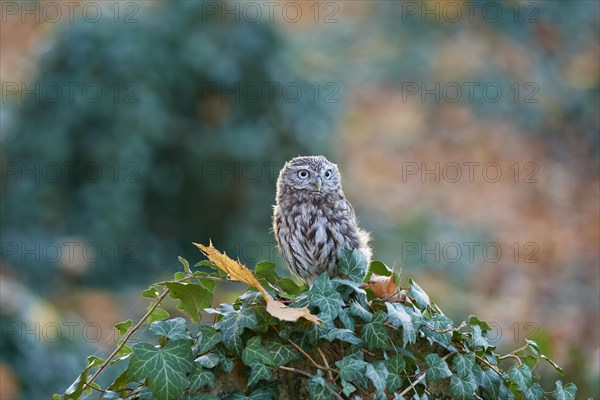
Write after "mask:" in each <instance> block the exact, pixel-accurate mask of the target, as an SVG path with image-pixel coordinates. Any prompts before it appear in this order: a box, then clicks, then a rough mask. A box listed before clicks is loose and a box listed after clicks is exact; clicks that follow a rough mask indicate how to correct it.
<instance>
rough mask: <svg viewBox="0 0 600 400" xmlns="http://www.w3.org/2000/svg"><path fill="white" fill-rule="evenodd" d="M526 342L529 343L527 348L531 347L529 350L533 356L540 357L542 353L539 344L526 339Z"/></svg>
mask: <svg viewBox="0 0 600 400" xmlns="http://www.w3.org/2000/svg"><path fill="white" fill-rule="evenodd" d="M525 341H526V342H527V346H528V347H529V350H531V352H532V353H533V354H535V355H536V356H539V355H540V353H541V352H540V347H539V346H538V344H537V343H536V342H535V341H533V340H529V339H526V340H525Z"/></svg>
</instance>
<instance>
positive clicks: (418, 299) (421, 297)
mask: <svg viewBox="0 0 600 400" xmlns="http://www.w3.org/2000/svg"><path fill="white" fill-rule="evenodd" d="M408 283H409V284H410V288H409V289H408V294H409V295H410V297H412V298H413V299H414V300H415V303H416V304H417V307H419V309H420V310H421V311H422V310H424V309H425V307H427V306H428V305H429V303H430V301H429V296H428V295H427V293H425V291H424V290H423V289H421V287H420V286H419V285H417V282H415V281H413V280H412V279H409V280H408Z"/></svg>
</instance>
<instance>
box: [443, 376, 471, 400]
mask: <svg viewBox="0 0 600 400" xmlns="http://www.w3.org/2000/svg"><path fill="white" fill-rule="evenodd" d="M449 388H450V392H451V393H452V394H453V395H454V398H455V399H456V400H471V399H472V398H473V394H474V393H475V390H476V389H477V382H476V381H475V378H474V377H473V375H471V374H469V375H466V376H463V377H459V376H457V375H452V377H451V378H450V387H449Z"/></svg>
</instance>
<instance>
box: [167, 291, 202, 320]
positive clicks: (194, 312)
mask: <svg viewBox="0 0 600 400" xmlns="http://www.w3.org/2000/svg"><path fill="white" fill-rule="evenodd" d="M165 286H166V287H167V288H169V290H170V293H169V296H171V297H172V298H174V299H177V300H179V301H180V302H179V304H178V305H177V309H179V310H182V311H185V312H186V313H187V314H188V315H189V316H190V317H191V318H192V321H194V322H198V315H199V314H200V312H201V311H202V310H204V309H205V308H207V307H210V306H211V304H212V293H211V292H210V291H208V290H207V289H206V288H204V287H203V286H201V285H197V284H193V283H188V282H166V283H165Z"/></svg>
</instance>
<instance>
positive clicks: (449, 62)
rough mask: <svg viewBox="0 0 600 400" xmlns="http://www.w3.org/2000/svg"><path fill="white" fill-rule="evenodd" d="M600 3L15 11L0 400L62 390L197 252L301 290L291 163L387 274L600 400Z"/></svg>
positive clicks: (20, 7)
mask: <svg viewBox="0 0 600 400" xmlns="http://www.w3.org/2000/svg"><path fill="white" fill-rule="evenodd" d="M599 4H600V3H598V2H597V1H596V0H590V1H587V0H579V1H573V2H559V1H551V0H544V1H501V2H490V1H476V2H468V1H466V2H464V1H457V2H454V1H446V2H443V1H423V2H421V1H416V2H412V1H404V2H401V1H380V2H372V1H352V2H325V1H323V2H313V1H295V2H294V1H289V2H270V3H269V2H252V1H250V2H237V1H226V2H216V3H215V2H203V1H139V2H133V1H117V2H112V1H111V2H109V1H74V2H60V1H46V2H36V1H4V0H3V1H2V2H0V5H1V7H2V9H1V11H2V14H1V18H2V25H1V31H0V33H1V41H0V46H1V48H0V68H1V73H0V78H1V81H2V88H1V93H0V94H1V96H2V102H1V113H0V117H1V118H0V121H1V125H0V127H1V136H0V143H1V145H2V147H1V153H0V154H1V157H2V188H1V191H0V197H1V199H2V200H1V202H2V215H1V224H2V226H1V244H2V249H1V251H2V257H1V263H0V266H1V269H0V300H1V309H0V317H1V320H2V337H1V342H0V398H1V399H33V398H39V399H47V398H49V396H50V395H51V394H52V393H56V392H62V391H64V389H65V388H66V387H67V386H68V385H69V384H70V383H71V382H72V381H73V380H74V378H75V377H76V374H77V372H78V371H79V370H80V369H81V368H82V366H83V365H84V363H85V357H86V356H87V355H89V354H97V355H99V356H101V355H106V354H107V353H108V352H109V351H110V350H111V349H112V348H114V346H115V335H114V332H113V331H112V330H111V326H112V324H114V323H115V322H118V321H121V320H124V319H128V318H132V319H135V318H136V317H139V316H140V315H142V314H143V313H144V311H145V307H146V306H147V304H146V302H145V301H144V300H142V299H140V298H139V293H140V291H141V290H142V289H143V288H145V287H146V285H148V284H150V283H152V282H154V281H157V280H159V279H161V278H165V277H167V276H169V275H171V274H172V273H173V272H175V271H177V270H178V268H179V267H178V262H177V256H179V255H181V256H184V257H186V258H188V259H189V260H191V261H198V260H200V259H201V257H200V255H199V254H198V252H197V251H196V250H195V248H194V247H193V246H192V245H191V242H192V241H195V242H204V243H206V242H208V240H209V239H212V240H213V242H214V243H215V245H216V246H217V247H220V248H221V249H223V250H225V251H227V252H228V254H230V255H233V256H236V257H239V258H240V259H241V260H242V261H244V262H246V263H247V264H248V265H249V266H253V265H254V264H255V263H256V262H257V261H260V260H262V259H270V260H274V261H276V262H278V263H279V264H278V265H279V268H280V270H281V272H282V273H287V272H286V271H287V270H286V268H285V265H284V264H283V263H282V260H281V259H280V258H279V256H278V254H277V253H276V251H275V249H274V241H273V239H272V237H271V233H270V232H269V229H270V215H271V211H272V209H271V206H272V204H273V202H274V193H275V179H276V175H277V172H278V170H279V168H280V167H281V166H282V165H283V162H285V160H286V159H289V158H291V157H293V156H296V155H299V154H324V155H326V156H327V157H329V158H330V159H331V160H332V161H335V162H336V163H337V164H338V165H339V167H340V170H341V171H342V174H343V176H344V186H345V191H346V194H347V196H348V197H349V198H350V200H351V201H352V202H353V204H354V206H355V209H356V211H357V214H358V215H359V218H360V221H361V224H362V225H363V226H364V227H365V228H366V229H368V230H369V231H371V232H372V236H373V241H372V245H373V247H374V252H375V258H377V259H380V260H382V261H384V262H386V263H387V264H389V265H395V266H396V267H397V268H402V271H403V273H404V276H405V277H408V276H411V277H414V278H415V279H416V280H417V281H418V282H419V283H420V285H421V286H423V287H424V288H425V290H427V291H428V292H429V294H430V295H431V296H432V297H433V299H434V301H436V303H438V304H440V305H441V307H442V309H444V310H445V311H446V313H447V314H448V316H449V317H451V318H453V319H454V320H455V321H460V320H462V319H463V318H466V317H467V316H468V315H469V314H476V315H478V316H479V317H480V318H482V319H484V320H487V321H490V322H491V323H493V327H494V330H495V333H496V336H497V337H496V340H497V344H498V346H499V348H500V351H510V350H511V349H515V348H517V347H520V346H521V344H522V343H523V341H524V340H525V338H534V339H536V340H538V341H539V343H540V344H541V347H542V348H543V350H544V352H546V353H547V354H549V355H550V356H551V357H552V358H554V359H555V360H556V361H557V362H558V363H559V364H560V365H561V366H562V367H564V369H565V371H566V372H565V375H566V376H565V377H563V378H562V379H563V380H565V381H574V382H575V383H576V384H577V386H578V387H579V393H578V395H579V396H578V397H579V398H586V397H587V396H600V387H599V382H600V336H599V335H600V329H599V328H600V292H599V290H600V289H599V288H600V250H599V247H600V246H599V243H600V215H599V214H600V183H599V169H600V165H599V160H600V140H599V133H600V131H599V127H600V122H599V118H600V117H599V107H600V104H599V85H600V64H599V63H600V61H599V60H600V43H599V36H600V23H599V21H600V5H599ZM235 295H236V293H235V291H234V292H233V293H228V292H226V291H224V290H223V291H221V292H220V299H219V300H220V301H230V300H231V299H232V298H233V297H235ZM169 311H170V312H171V315H177V310H175V308H174V307H171V308H170V309H169ZM546 372H548V374H547V375H546V378H545V379H546V385H551V384H549V383H548V382H550V381H554V380H555V379H557V378H558V377H557V376H556V375H554V373H553V372H552V371H550V370H547V371H546ZM547 387H548V386H547Z"/></svg>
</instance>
